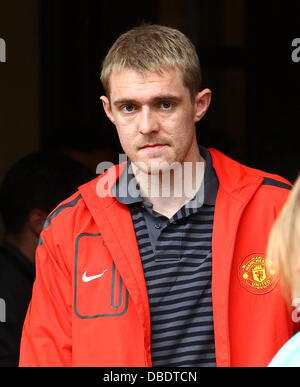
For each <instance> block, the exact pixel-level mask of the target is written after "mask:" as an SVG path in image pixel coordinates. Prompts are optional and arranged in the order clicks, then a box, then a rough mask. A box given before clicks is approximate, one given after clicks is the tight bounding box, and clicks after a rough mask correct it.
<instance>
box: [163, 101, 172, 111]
mask: <svg viewBox="0 0 300 387" xmlns="http://www.w3.org/2000/svg"><path fill="white" fill-rule="evenodd" d="M172 106H173V105H172V103H171V102H163V103H162V104H161V107H162V109H163V110H170V109H171V108H172Z"/></svg>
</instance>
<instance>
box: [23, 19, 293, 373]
mask: <svg viewBox="0 0 300 387" xmlns="http://www.w3.org/2000/svg"><path fill="white" fill-rule="evenodd" d="M101 80H102V83H103V85H104V88H105V91H106V95H105V96H102V97H101V101H102V103H103V107H104V110H105V113H106V114H107V116H108V118H109V119H110V120H111V121H112V122H113V123H114V125H115V126H116V129H117V131H118V135H119V138H120V142H121V145H122V147H123V149H124V151H125V153H126V154H127V156H128V159H129V160H128V163H126V162H124V163H122V164H120V165H119V166H115V167H112V168H110V169H109V170H108V171H107V172H106V173H105V174H103V175H101V176H100V177H99V178H98V179H96V180H94V181H92V182H90V183H88V184H86V185H83V186H81V187H80V188H79V191H78V192H77V193H76V194H75V195H73V196H72V197H70V198H69V199H67V200H66V201H64V202H63V203H62V204H61V205H60V206H59V207H58V208H57V209H56V210H55V211H54V212H52V214H51V215H50V216H49V217H48V220H47V222H46V224H45V227H44V230H43V232H42V234H41V242H40V246H39V247H38V249H37V279H36V283H35V286H34V291H33V298H32V302H31V306H30V308H29V311H28V315H27V319H26V322H25V325H24V330H23V339H22V346H21V361H20V365H22V366H36V365H42V366H70V365H73V366H151V365H152V366H215V365H217V366H237V365H244V366H251V365H258V366H264V365H267V364H268V362H269V361H270V360H271V358H272V356H273V355H274V354H275V352H276V351H277V350H278V348H279V347H280V346H281V345H282V344H283V343H284V342H285V341H286V339H287V338H288V337H290V336H291V335H292V333H293V328H294V327H293V323H292V321H291V318H290V315H289V313H288V311H287V310H286V307H285V303H284V298H283V297H282V295H281V290H280V286H279V285H278V281H277V276H276V273H275V272H274V270H273V269H272V267H270V266H269V265H268V262H267V261H266V259H265V258H266V257H265V248H266V243H267V238H268V233H269V230H270V227H271V225H272V223H273V221H274V218H275V217H276V214H277V213H278V212H279V210H280V208H281V207H282V205H283V203H284V202H285V200H286V197H287V195H288V192H289V189H290V185H289V183H288V182H287V181H285V180H284V179H283V178H281V177H279V176H274V175H270V174H267V173H264V172H261V171H258V170H254V169H250V168H247V167H245V166H242V165H240V164H238V163H237V162H235V161H233V160H230V159H229V158H228V157H226V156H225V155H223V154H221V153H220V152H218V151H216V150H214V149H208V150H207V149H205V148H203V147H201V146H200V147H199V146H198V144H197V141H196V132H195V123H196V122H198V121H200V120H201V118H202V117H203V116H204V115H205V113H206V111H207V109H208V107H209V104H210V98H211V91H210V90H208V89H204V90H202V91H200V90H201V74H200V65H199V61H198V57H197V54H196V51H195V49H194V47H193V45H192V43H191V42H190V41H189V40H188V39H187V38H186V37H185V36H184V35H183V34H182V33H180V32H179V31H177V30H174V29H171V28H167V27H163V26H156V25H153V26H151V25H149V26H148V25H146V26H141V27H138V28H134V29H132V30H131V31H129V32H127V33H126V34H123V35H122V36H121V37H120V38H119V39H118V40H117V41H116V42H115V44H114V45H113V47H112V48H111V49H110V51H109V53H108V54H107V56H106V58H105V60H104V63H103V66H102V73H101ZM203 165H205V172H204V176H203V173H201V167H202V166H203ZM188 166H189V167H190V168H188ZM180 173H181V179H178V176H180ZM168 174H169V175H168ZM166 175H168V178H166ZM189 182H192V184H191V186H192V187H191V188H190V189H182V188H184V187H185V186H186V185H187V183H189ZM166 188H168V189H169V192H168V194H167V195H166V194H163V192H165V191H166ZM124 192H125V194H124Z"/></svg>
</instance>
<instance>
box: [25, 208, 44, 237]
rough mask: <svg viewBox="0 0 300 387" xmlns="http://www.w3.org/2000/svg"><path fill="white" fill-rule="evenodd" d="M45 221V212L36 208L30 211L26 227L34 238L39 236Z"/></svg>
mask: <svg viewBox="0 0 300 387" xmlns="http://www.w3.org/2000/svg"><path fill="white" fill-rule="evenodd" d="M46 219H47V214H46V212H45V211H43V210H40V209H38V208H35V209H33V210H31V211H30V213H29V215H28V226H29V228H30V230H31V231H32V232H33V233H34V234H35V235H36V236H39V235H40V233H41V231H42V229H43V225H44V223H45V221H46Z"/></svg>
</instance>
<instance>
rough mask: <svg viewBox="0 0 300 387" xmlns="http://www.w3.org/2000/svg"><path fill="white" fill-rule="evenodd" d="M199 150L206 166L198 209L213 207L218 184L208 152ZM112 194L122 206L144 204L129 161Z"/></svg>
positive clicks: (201, 147)
mask: <svg viewBox="0 0 300 387" xmlns="http://www.w3.org/2000/svg"><path fill="white" fill-rule="evenodd" d="M199 150H200V154H201V156H202V157H203V158H204V159H205V161H206V166H205V171H204V179H203V183H202V184H204V200H203V202H202V201H199V206H198V207H201V206H202V205H203V204H205V205H209V206H213V205H215V202H216V197H217V193H218V188H219V182H218V178H217V175H216V172H215V170H214V168H213V165H212V159H211V155H210V153H209V151H208V150H207V149H206V148H205V147H203V146H199ZM201 189H203V186H202V187H201V188H200V190H199V192H200V191H201ZM199 192H198V193H199ZM112 193H113V195H114V196H115V198H116V199H117V200H118V201H119V202H120V203H122V204H126V205H129V204H135V203H139V202H144V198H143V197H142V196H141V194H140V191H139V186H138V183H137V182H136V180H135V176H134V173H133V170H132V164H131V161H130V160H128V163H127V167H126V168H125V169H124V171H123V173H122V174H121V175H120V177H119V179H118V180H117V181H116V183H115V184H114V186H113V188H112ZM197 196H198V194H197V195H196V196H195V198H194V200H196V199H197ZM200 197H201V195H200Z"/></svg>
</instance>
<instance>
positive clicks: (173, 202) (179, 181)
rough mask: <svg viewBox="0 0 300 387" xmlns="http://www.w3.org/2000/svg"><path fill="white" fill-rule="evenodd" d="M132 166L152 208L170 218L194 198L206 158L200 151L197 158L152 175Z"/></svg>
mask: <svg viewBox="0 0 300 387" xmlns="http://www.w3.org/2000/svg"><path fill="white" fill-rule="evenodd" d="M132 169H133V172H134V175H135V178H136V181H137V183H138V184H139V188H140V192H141V195H142V197H143V198H145V199H146V200H148V201H149V202H150V203H152V204H153V209H154V210H155V211H156V212H158V213H160V214H162V215H164V216H166V217H168V218H169V219H170V218H171V217H172V216H173V215H174V214H176V212H177V211H178V210H179V209H180V208H181V207H183V206H184V205H185V204H186V203H188V202H189V201H190V200H191V199H193V198H194V197H195V195H196V194H197V192H198V191H199V189H200V186H201V184H202V182H203V179H204V171H205V160H204V158H203V157H202V156H201V155H200V154H199V158H198V160H197V161H196V160H195V161H191V162H188V163H183V164H179V163H177V164H174V165H173V166H172V168H170V169H168V170H164V171H160V172H158V173H157V174H152V175H149V174H148V173H145V172H143V171H141V170H137V169H136V167H135V165H134V164H133V165H132Z"/></svg>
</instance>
